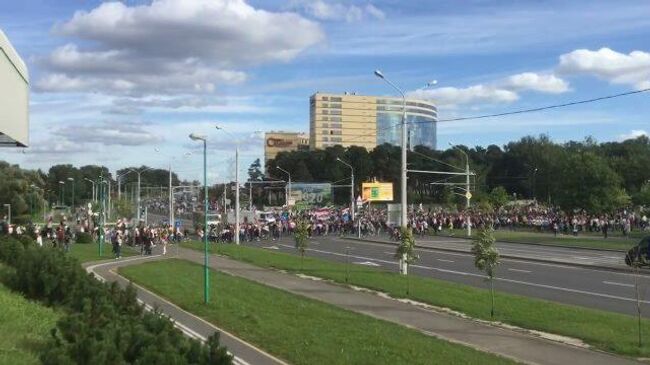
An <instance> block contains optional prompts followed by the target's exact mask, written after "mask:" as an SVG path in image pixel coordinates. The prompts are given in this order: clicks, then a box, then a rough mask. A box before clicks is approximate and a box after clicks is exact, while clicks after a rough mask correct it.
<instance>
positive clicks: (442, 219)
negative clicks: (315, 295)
mask: <svg viewBox="0 0 650 365" xmlns="http://www.w3.org/2000/svg"><path fill="white" fill-rule="evenodd" d="M411 208H412V209H410V212H409V214H408V219H409V221H408V224H409V227H411V228H412V229H413V231H414V232H415V233H416V234H418V235H426V234H441V233H449V234H454V230H457V229H465V228H467V224H470V225H471V226H472V227H473V228H482V227H486V226H491V227H493V228H494V229H497V230H499V229H501V230H503V229H505V230H530V231H536V232H546V233H551V234H555V235H558V234H565V235H579V234H583V233H586V232H590V233H598V234H602V235H603V237H604V238H607V237H608V235H609V234H610V233H612V232H613V231H616V232H620V233H622V234H623V235H624V236H627V235H629V234H630V232H631V231H632V230H647V231H650V220H649V218H648V216H647V215H646V214H643V213H638V212H634V211H628V210H620V211H617V212H615V213H613V214H599V215H593V214H592V215H590V214H587V213H585V212H582V211H576V212H564V211H562V210H560V209H557V208H553V207H547V206H542V205H537V204H525V205H511V206H506V207H503V208H501V209H499V210H497V211H495V212H482V211H478V210H468V211H462V210H461V211H451V210H448V209H442V208H423V207H422V206H420V207H411ZM389 215H390V214H389V212H388V211H387V209H386V208H383V207H380V206H378V207H372V209H368V208H366V209H362V210H360V211H357V214H356V215H355V217H354V219H352V215H351V214H350V210H349V209H348V208H313V209H306V210H301V211H296V210H289V209H283V208H277V209H271V210H268V211H265V212H263V214H259V215H257V216H256V218H254V219H248V218H244V220H243V222H242V223H241V224H240V226H239V232H236V229H235V226H234V224H227V223H221V222H218V223H216V224H211V225H209V226H208V229H207V230H204V229H203V227H201V225H197V226H196V227H195V229H194V232H193V233H194V234H195V235H196V236H198V237H199V238H200V239H203V237H204V236H205V235H206V234H207V236H208V239H209V241H211V242H218V243H227V242H232V241H234V238H235V234H238V235H239V240H240V241H242V242H246V241H248V242H250V241H260V240H278V239H280V238H282V237H283V236H286V235H291V234H292V233H293V232H294V230H295V228H296V225H297V222H298V221H302V222H305V223H306V226H307V230H308V234H309V236H310V237H312V236H323V235H361V236H372V235H378V234H385V235H389V236H391V237H392V238H393V239H396V240H398V239H399V238H400V237H399V227H397V219H396V218H397V217H395V216H394V214H392V216H393V217H392V219H390V218H389ZM97 223H98V222H97V216H96V215H93V214H92V213H91V212H88V211H86V210H85V209H83V208H80V209H78V210H77V211H75V212H73V214H72V216H71V217H70V220H68V219H67V218H66V217H65V216H63V217H62V218H61V219H60V221H58V222H56V223H55V221H54V219H53V217H50V218H49V220H48V221H47V223H46V224H45V225H43V226H22V225H9V224H7V223H6V219H5V220H2V221H0V232H2V233H9V234H16V235H21V234H25V233H27V232H28V231H29V230H30V229H33V231H34V232H35V236H36V241H37V244H38V245H41V246H43V245H46V244H47V245H51V246H53V247H60V248H62V249H64V250H66V251H67V250H69V248H70V243H71V242H73V241H74V239H75V235H77V234H78V233H88V234H90V235H91V237H92V239H93V240H97V239H98V238H99V235H100V232H99V225H98V224H97ZM206 231H207V233H206ZM103 234H104V239H105V242H106V243H109V244H111V245H112V248H113V252H114V254H115V257H116V258H119V257H121V248H122V245H129V246H132V247H134V248H139V250H140V252H141V253H142V254H144V255H149V254H151V253H152V248H153V247H156V246H161V247H162V252H163V254H165V253H166V251H167V246H168V244H170V243H172V242H179V241H182V240H184V239H188V238H189V237H188V236H189V234H190V232H189V231H188V230H186V229H182V228H181V227H174V226H172V225H169V224H168V222H160V223H159V224H145V222H143V221H140V222H137V221H136V220H135V219H132V220H128V219H126V218H123V219H119V220H118V221H117V223H116V224H115V225H111V226H106V227H104V232H103Z"/></svg>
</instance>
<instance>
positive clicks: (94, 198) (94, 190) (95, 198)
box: [84, 177, 97, 202]
mask: <svg viewBox="0 0 650 365" xmlns="http://www.w3.org/2000/svg"><path fill="white" fill-rule="evenodd" d="M84 180H86V181H88V182H89V183H91V184H93V191H92V198H91V200H92V201H93V202H96V201H97V189H96V188H95V182H94V181H92V180H90V179H89V178H87V177H84Z"/></svg>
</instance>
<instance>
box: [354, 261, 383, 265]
mask: <svg viewBox="0 0 650 365" xmlns="http://www.w3.org/2000/svg"><path fill="white" fill-rule="evenodd" d="M353 264H357V265H366V266H381V265H379V264H376V263H374V262H372V261H359V262H353Z"/></svg>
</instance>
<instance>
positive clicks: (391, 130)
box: [377, 99, 438, 150]
mask: <svg viewBox="0 0 650 365" xmlns="http://www.w3.org/2000/svg"><path fill="white" fill-rule="evenodd" d="M437 117H438V110H437V109H436V107H435V106H433V105H429V104H424V103H419V102H412V101H407V102H406V123H407V124H408V136H407V138H408V143H409V147H410V148H411V149H413V147H415V146H420V145H422V146H427V147H429V148H431V149H434V150H435V149H436V147H437V142H438V141H437V132H438V131H437V120H438V118H437ZM401 121H402V102H401V101H400V100H394V99H393V100H386V99H377V144H378V145H380V144H383V143H390V144H392V145H396V146H399V145H401V144H402V143H401V142H402V130H401V128H400V126H399V124H400V123H401Z"/></svg>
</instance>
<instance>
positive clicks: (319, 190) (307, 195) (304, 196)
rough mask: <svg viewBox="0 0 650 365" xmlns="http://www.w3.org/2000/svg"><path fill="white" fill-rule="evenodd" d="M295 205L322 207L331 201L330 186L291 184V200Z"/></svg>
mask: <svg viewBox="0 0 650 365" xmlns="http://www.w3.org/2000/svg"><path fill="white" fill-rule="evenodd" d="M290 200H293V201H294V202H295V203H296V204H298V203H302V204H307V205H323V204H327V203H329V202H330V201H331V200H332V184H329V183H323V184H320V183H294V184H291V198H290Z"/></svg>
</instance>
